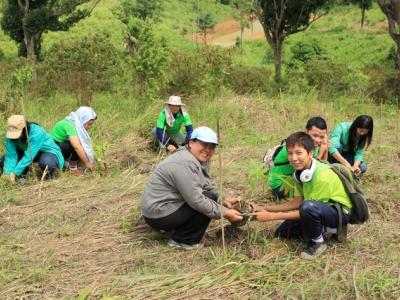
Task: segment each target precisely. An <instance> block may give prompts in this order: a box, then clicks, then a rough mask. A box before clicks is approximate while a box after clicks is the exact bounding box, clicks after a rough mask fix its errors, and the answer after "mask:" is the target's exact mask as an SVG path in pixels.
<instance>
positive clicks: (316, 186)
mask: <svg viewBox="0 0 400 300" xmlns="http://www.w3.org/2000/svg"><path fill="white" fill-rule="evenodd" d="M286 147H287V152H288V159H289V162H290V164H291V165H292V166H293V168H294V170H295V171H294V173H293V177H294V178H295V180H296V182H297V184H296V188H295V194H294V198H293V199H292V200H291V201H290V202H288V203H284V204H278V205H271V206H266V207H256V212H255V213H254V215H255V216H256V217H257V220H258V221H261V222H266V221H272V220H285V221H284V222H283V223H282V224H281V225H280V226H279V227H278V228H277V229H276V231H275V236H276V237H280V238H289V239H290V238H301V239H303V241H304V242H305V244H306V248H305V249H304V251H302V252H301V254H300V256H301V258H303V259H310V260H311V259H314V258H316V257H317V256H318V255H320V254H322V253H323V252H324V251H325V250H326V248H327V246H326V244H325V241H324V237H323V235H322V234H323V233H324V232H331V233H336V234H339V232H337V231H338V226H339V215H340V214H339V212H338V211H337V209H336V208H335V206H334V204H335V203H338V204H339V207H341V209H342V220H343V221H342V222H343V224H344V226H342V228H343V230H346V228H347V227H346V225H347V223H348V222H349V212H350V209H351V207H352V203H351V200H350V198H349V196H348V194H347V193H346V191H345V189H344V186H343V184H342V182H341V180H340V178H339V177H338V176H337V175H336V173H334V172H333V171H332V170H331V168H330V166H329V165H327V164H323V163H321V162H319V161H317V160H316V159H314V158H313V156H314V149H315V142H314V141H313V139H312V138H311V136H310V135H308V134H306V133H304V132H296V133H293V134H292V135H290V136H289V137H288V138H287V140H286Z"/></svg>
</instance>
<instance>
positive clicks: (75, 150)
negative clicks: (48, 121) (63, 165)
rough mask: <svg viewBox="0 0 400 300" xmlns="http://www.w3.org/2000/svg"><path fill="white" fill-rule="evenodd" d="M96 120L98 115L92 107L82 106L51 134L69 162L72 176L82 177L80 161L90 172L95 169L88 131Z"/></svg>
mask: <svg viewBox="0 0 400 300" xmlns="http://www.w3.org/2000/svg"><path fill="white" fill-rule="evenodd" d="M96 119H97V116H96V113H95V112H94V110H93V109H92V108H91V107H87V106H81V107H79V108H78V110H76V111H75V112H71V113H70V114H69V115H68V116H67V117H66V118H65V119H63V120H61V121H59V122H57V123H56V124H55V125H54V126H53V129H52V130H51V132H50V135H51V136H52V137H53V139H54V141H55V142H56V144H57V145H58V146H59V147H60V149H61V151H62V153H63V156H64V158H65V160H66V161H67V162H68V167H69V170H70V172H71V173H72V174H75V175H82V172H81V171H80V170H79V169H78V161H79V160H80V161H81V162H82V164H83V166H84V167H85V168H87V169H89V170H93V168H94V153H93V148H92V143H91V139H90V136H89V133H88V132H87V130H88V129H90V128H91V127H92V126H93V123H94V122H95V120H96Z"/></svg>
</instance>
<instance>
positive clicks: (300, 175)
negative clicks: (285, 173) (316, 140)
mask: <svg viewBox="0 0 400 300" xmlns="http://www.w3.org/2000/svg"><path fill="white" fill-rule="evenodd" d="M316 167H317V161H316V160H315V159H314V158H313V159H312V162H311V167H310V168H309V169H305V170H298V171H294V173H293V177H294V179H295V180H296V181H297V182H300V183H301V182H309V181H311V179H312V177H313V175H314V172H315V168H316Z"/></svg>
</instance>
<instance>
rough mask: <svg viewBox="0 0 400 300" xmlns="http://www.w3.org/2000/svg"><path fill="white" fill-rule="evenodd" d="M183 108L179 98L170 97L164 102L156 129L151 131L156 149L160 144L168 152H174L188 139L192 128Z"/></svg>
mask: <svg viewBox="0 0 400 300" xmlns="http://www.w3.org/2000/svg"><path fill="white" fill-rule="evenodd" d="M185 106H186V105H185V104H183V103H182V100H181V97H179V96H171V97H169V99H168V101H167V102H165V107H164V109H163V110H162V111H161V112H160V114H159V115H158V119H157V125H156V128H155V129H153V136H154V139H155V141H156V144H157V148H158V145H159V144H161V145H162V146H163V147H164V148H166V149H167V150H168V151H169V152H174V151H175V150H176V149H177V148H179V147H180V146H182V145H184V144H185V143H186V142H187V141H188V140H189V139H190V135H191V133H192V132H193V126H192V122H191V120H190V116H189V113H188V112H187V110H186V108H185ZM182 125H185V128H186V134H184V133H183V132H182Z"/></svg>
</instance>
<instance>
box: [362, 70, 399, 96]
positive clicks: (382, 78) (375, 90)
mask: <svg viewBox="0 0 400 300" xmlns="http://www.w3.org/2000/svg"><path fill="white" fill-rule="evenodd" d="M363 71H364V74H365V75H366V76H367V77H368V79H369V80H368V85H367V87H366V89H365V93H366V96H368V97H372V98H373V99H374V100H375V101H377V102H389V103H398V101H399V100H400V74H399V73H398V70H394V69H390V68H388V67H387V66H384V65H377V64H373V65H368V66H366V67H365V68H364V70H363Z"/></svg>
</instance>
